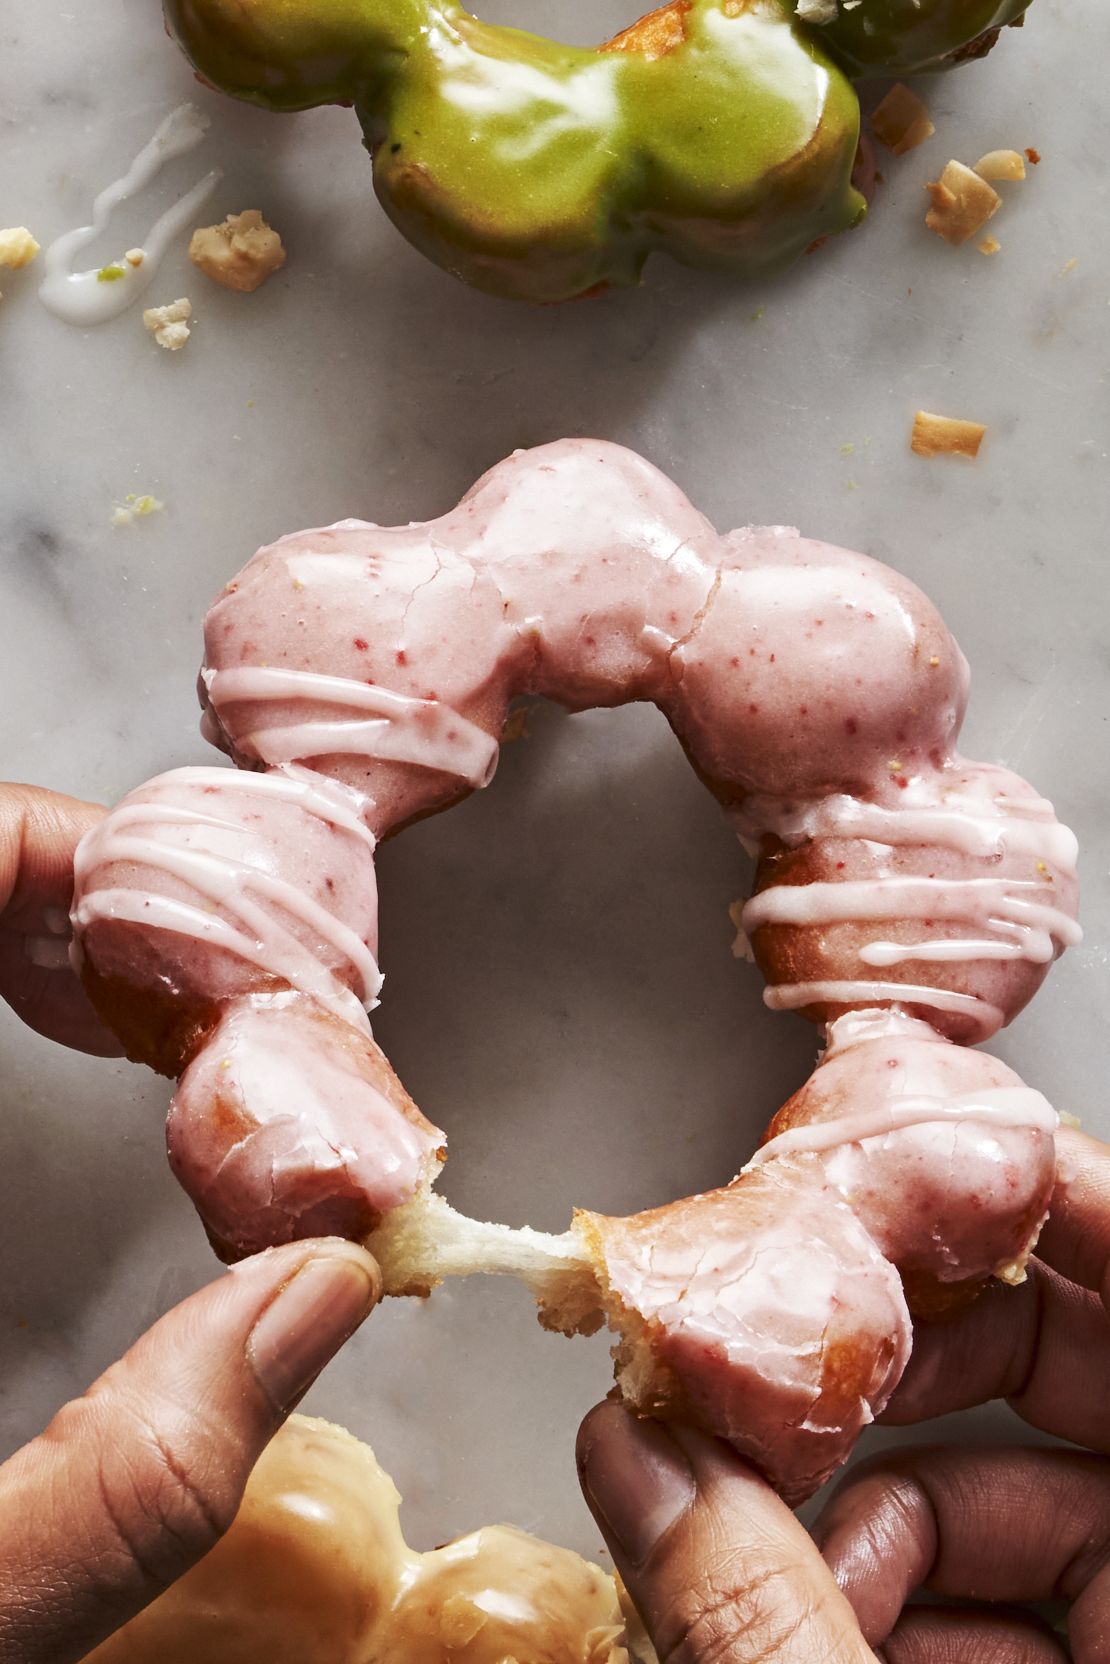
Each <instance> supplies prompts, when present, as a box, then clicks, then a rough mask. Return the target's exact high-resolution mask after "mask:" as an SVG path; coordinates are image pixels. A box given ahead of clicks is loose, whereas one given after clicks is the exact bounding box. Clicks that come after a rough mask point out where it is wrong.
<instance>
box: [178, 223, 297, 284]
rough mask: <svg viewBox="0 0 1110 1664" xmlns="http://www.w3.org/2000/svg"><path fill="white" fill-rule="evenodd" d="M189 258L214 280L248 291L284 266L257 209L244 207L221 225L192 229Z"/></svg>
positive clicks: (279, 246) (275, 239) (282, 252)
mask: <svg viewBox="0 0 1110 1664" xmlns="http://www.w3.org/2000/svg"><path fill="white" fill-rule="evenodd" d="M189 259H190V260H191V261H192V262H193V265H194V266H196V267H197V269H198V270H199V271H202V272H203V273H204V274H205V276H206V277H210V278H211V279H212V281H213V282H214V283H220V284H222V285H223V287H224V288H225V289H237V290H238V291H239V292H240V294H251V293H252V292H253V291H254V290H255V289H257V288H258V287H259V285H260V284H262V283H265V281H266V279H267V278H268V277H271V276H272V275H273V274H274V272H276V271H280V269H281V267H282V266H284V264H285V250H284V248H283V247H282V243H281V238H280V237H279V236H278V234H277V232H276V231H274V230H273V229H272V228H271V227H270V226H268V225H267V224H266V221H265V220H264V219H263V218H262V215H261V214H260V213H259V211H258V209H257V208H248V209H246V210H245V211H244V212H243V213H242V214H229V215H228V217H227V219H226V220H224V222H223V224H222V225H208V226H204V227H203V228H202V229H201V230H200V231H194V232H193V236H192V241H191V242H190V244H189Z"/></svg>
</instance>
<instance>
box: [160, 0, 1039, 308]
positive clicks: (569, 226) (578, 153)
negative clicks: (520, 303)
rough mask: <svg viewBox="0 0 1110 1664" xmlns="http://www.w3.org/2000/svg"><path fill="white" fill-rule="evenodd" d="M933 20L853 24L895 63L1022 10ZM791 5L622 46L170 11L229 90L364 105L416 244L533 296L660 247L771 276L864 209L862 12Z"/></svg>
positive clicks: (310, 1)
mask: <svg viewBox="0 0 1110 1664" xmlns="http://www.w3.org/2000/svg"><path fill="white" fill-rule="evenodd" d="M921 8H923V10H924V12H925V14H926V16H925V21H924V22H922V18H921V10H920V9H919V7H918V6H917V5H915V3H914V0H882V4H879V3H878V0H863V5H862V6H861V7H860V9H859V12H858V13H855V14H853V13H848V14H846V15H847V17H848V18H849V19H852V18H853V17H858V16H859V15H860V13H862V12H864V11H865V12H866V18H872V16H873V14H875V13H876V12H879V13H881V14H882V16H883V18H884V19H887V20H888V24H887V25H886V26H888V27H889V29H890V31H892V43H891V45H890V47H889V50H890V51H891V52H892V53H893V52H894V51H895V50H896V49H897V47H898V43H899V42H901V41H902V40H903V39H906V40H908V39H910V37H911V35H912V38H913V42H914V44H913V47H912V50H913V51H915V52H916V51H917V50H918V47H919V46H920V45H921V43H922V42H924V41H925V40H926V37H928V41H929V42H930V43H931V42H933V41H935V39H936V38H939V36H940V35H944V36H945V38H946V39H947V37H948V35H949V34H950V33H951V27H950V25H949V24H948V19H949V18H950V16H951V14H953V13H954V12H957V11H961V12H962V15H964V16H965V18H970V17H971V16H972V14H974V20H975V23H976V30H975V32H977V29H978V27H982V26H985V25H982V24H980V23H979V18H980V14H983V15H985V14H987V13H990V14H991V16H992V17H993V16H994V14H995V13H997V12H999V10H1000V9H1001V10H1007V9H1009V10H1013V9H1019V8H1013V7H1010V8H1007V7H1002V8H1000V7H999V5H998V0H989V3H988V0H963V4H962V7H961V4H960V0H921ZM794 9H795V0H689V3H688V4H684V3H683V0H676V3H675V5H674V7H673V10H671V9H670V8H669V9H668V10H669V11H670V17H669V25H670V26H669V28H666V27H663V33H662V34H660V33H659V29H658V28H657V29H656V31H655V33H652V32H651V31H648V32H647V34H642V35H640V36H639V37H638V38H637V43H636V44H637V45H638V46H639V48H640V49H639V50H622V51H606V50H593V49H585V48H580V47H571V46H562V45H559V44H558V43H557V42H554V41H550V40H546V39H543V38H541V37H540V36H537V35H531V34H526V33H524V32H523V31H521V30H517V29H507V28H499V27H495V26H493V25H490V24H486V23H482V22H480V21H479V20H478V19H477V18H475V17H472V16H471V15H470V14H469V13H468V12H466V11H464V10H463V9H462V7H461V6H459V5H457V4H454V3H452V0H166V15H167V20H168V22H169V25H170V28H171V31H172V32H173V34H174V35H175V37H176V38H177V40H178V41H179V43H180V44H181V46H182V47H183V49H184V50H185V52H186V53H187V54H188V56H189V58H190V59H191V60H192V62H193V64H194V65H195V66H196V68H197V70H198V72H199V73H200V75H201V76H202V77H203V78H204V79H205V80H206V81H209V82H210V83H211V84H212V85H213V86H216V87H219V88H221V89H222V90H223V91H225V92H228V93H231V94H233V95H234V96H236V97H238V98H243V99H247V100H249V101H250V102H252V103H255V104H260V105H262V106H263V107H265V108H267V109H273V110H297V109H305V108H308V107H310V106H312V105H317V104H330V103H352V104H354V106H355V108H356V110H357V112H358V116H359V120H360V121H361V123H362V128H363V133H364V135H365V139H366V144H367V146H368V148H369V149H370V151H371V153H372V155H373V157H374V186H375V189H376V191H377V193H378V196H379V198H380V200H381V202H382V204H383V206H384V208H385V210H386V212H387V213H388V214H389V216H390V218H391V219H392V220H393V222H394V223H395V224H396V225H397V226H398V228H399V229H400V230H401V231H402V232H403V233H404V235H405V236H406V237H407V238H408V239H409V241H410V242H412V243H413V244H414V245H415V246H416V247H417V248H419V249H421V250H422V251H423V252H424V253H425V254H427V255H428V256H429V257H430V258H431V259H433V260H435V261H436V262H437V263H438V264H439V265H440V266H442V267H444V269H445V270H447V271H449V272H451V273H453V274H454V275H455V276H457V277H460V278H462V279H463V280H464V281H466V282H468V283H471V284H474V285H476V286H477V287H479V288H482V289H486V290H489V291H490V292H492V293H494V294H499V295H506V296H512V297H514V298H516V299H522V300H532V301H555V300H565V299H569V298H571V297H572V296H575V295H580V294H583V293H585V292H587V291H589V290H591V289H594V288H596V287H598V286H599V285H606V284H630V283H635V282H636V281H637V280H638V278H639V274H640V270H641V267H642V266H643V263H644V261H645V260H646V258H647V256H648V255H649V254H650V253H651V252H652V251H653V250H656V249H665V250H666V251H667V252H669V253H670V254H672V255H673V256H674V257H675V258H676V259H679V260H682V261H685V262H687V263H688V264H693V265H707V266H721V267H726V268H729V269H731V270H734V271H738V272H755V271H759V270H764V269H766V268H767V267H769V266H775V265H779V264H784V263H786V262H787V261H789V260H792V259H794V258H796V257H797V256H798V255H799V254H801V253H802V252H803V251H804V250H805V249H806V248H808V247H809V246H810V245H811V244H812V243H814V242H816V241H817V240H818V239H819V238H821V237H825V236H828V235H830V234H831V233H834V232H837V231H842V230H845V229H846V228H847V227H848V226H851V225H854V224H855V223H856V221H857V220H858V219H860V218H861V216H862V215H863V213H864V211H865V208H864V202H863V199H862V198H861V197H860V195H859V194H858V192H857V191H856V190H855V189H854V188H853V186H852V184H851V177H850V176H851V170H852V165H853V160H854V157H855V153H856V148H857V143H858V137H859V107H858V103H857V100H856V96H855V93H854V92H853V90H852V87H851V85H850V83H849V81H848V80H847V78H846V75H845V73H844V71H843V70H842V69H840V68H837V67H836V65H835V63H834V62H833V60H832V58H831V57H829V56H827V55H826V52H825V47H826V45H827V46H828V47H829V48H830V49H831V50H835V52H836V53H837V54H838V55H839V56H841V57H845V58H847V57H849V56H851V54H852V52H854V51H855V50H856V48H855V47H854V46H853V44H852V42H853V38H854V37H853V35H852V29H857V30H863V32H864V34H866V29H865V28H864V23H865V22H866V18H865V19H864V20H863V21H862V22H860V23H859V24H858V25H857V24H855V23H852V24H851V25H850V26H847V27H846V26H845V25H844V20H843V18H841V19H838V20H835V21H833V22H832V23H830V24H829V25H827V26H822V27H815V26H805V25H803V24H802V23H800V22H799V21H798V20H797V19H796V18H795V16H794ZM893 14H897V16H898V18H899V19H900V20H901V21H900V22H898V23H897V24H896V23H893V22H889V19H890V18H891V17H892V16H893ZM903 14H908V20H907V17H904V16H903ZM942 14H943V15H942ZM667 22H668V19H664V20H663V25H666V24H667ZM663 25H661V26H660V27H662V26H663ZM969 28H970V25H969ZM884 50H886V48H884ZM649 53H650V54H651V55H648V54H649Z"/></svg>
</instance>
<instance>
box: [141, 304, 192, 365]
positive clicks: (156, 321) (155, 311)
mask: <svg viewBox="0 0 1110 1664" xmlns="http://www.w3.org/2000/svg"><path fill="white" fill-rule="evenodd" d="M192 315H193V303H192V301H191V300H186V299H185V298H184V297H182V299H181V300H175V301H171V302H170V304H169V305H168V306H148V307H147V309H146V311H145V312H144V313H143V323H144V324H145V325H146V327H147V329H149V331H150V333H151V334H152V335H153V336H154V339H155V340H156V341H157V343H158V345H159V346H160V347H165V349H166V351H167V352H179V351H180V350H181V348H182V347H183V346H184V345H185V343H186V341H187V340H188V339H189V324H188V319H189V318H191V317H192Z"/></svg>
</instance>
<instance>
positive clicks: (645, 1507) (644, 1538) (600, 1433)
mask: <svg viewBox="0 0 1110 1664" xmlns="http://www.w3.org/2000/svg"><path fill="white" fill-rule="evenodd" d="M578 1468H579V1473H580V1474H581V1477H582V1486H583V1489H584V1490H585V1493H586V1499H587V1501H588V1502H589V1504H590V1507H591V1509H592V1510H593V1513H594V1516H595V1517H596V1519H597V1522H598V1524H599V1525H600V1526H601V1528H602V1530H603V1531H604V1532H605V1534H606V1536H607V1537H608V1538H609V1539H610V1541H611V1543H612V1545H613V1546H614V1547H616V1548H618V1549H620V1550H621V1551H622V1553H623V1555H624V1558H625V1559H626V1560H627V1562H628V1564H629V1565H630V1566H642V1565H643V1564H644V1562H645V1560H647V1558H648V1556H649V1555H650V1553H651V1551H652V1549H653V1548H654V1547H655V1545H656V1543H658V1542H659V1541H660V1539H661V1538H662V1537H664V1536H665V1535H666V1533H667V1532H668V1531H669V1530H670V1528H671V1526H672V1525H674V1523H675V1521H676V1520H677V1519H678V1518H679V1516H680V1515H681V1514H683V1513H685V1511H686V1509H687V1508H688V1507H689V1506H690V1504H691V1503H692V1502H693V1500H694V1495H695V1491H696V1486H695V1483H694V1475H693V1473H692V1471H691V1469H690V1466H689V1463H688V1462H687V1461H686V1458H685V1457H684V1456H683V1454H682V1452H681V1451H680V1450H679V1448H678V1446H677V1445H676V1444H675V1443H674V1442H673V1440H671V1439H670V1438H669V1437H668V1436H667V1434H666V1432H665V1431H664V1430H663V1428H661V1427H659V1426H658V1425H656V1424H655V1423H652V1422H648V1421H637V1420H636V1418H635V1417H634V1416H632V1415H630V1414H629V1413H628V1411H627V1410H622V1409H621V1408H620V1407H619V1406H618V1405H616V1404H606V1405H603V1406H601V1408H600V1409H598V1410H595V1411H594V1413H593V1414H592V1415H591V1416H590V1418H589V1419H588V1421H587V1422H586V1424H585V1426H584V1427H583V1430H582V1434H581V1436H580V1438H579V1445H578Z"/></svg>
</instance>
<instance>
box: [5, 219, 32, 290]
mask: <svg viewBox="0 0 1110 1664" xmlns="http://www.w3.org/2000/svg"><path fill="white" fill-rule="evenodd" d="M38 251H39V244H38V243H37V242H36V241H35V239H34V237H32V235H31V233H30V232H29V231H28V229H27V227H26V226H25V225H10V226H8V227H7V229H6V230H3V231H0V266H8V267H10V269H11V270H12V271H19V270H20V268H21V267H23V266H29V265H30V264H31V261H32V260H33V259H34V258H35V255H36V254H37V253H38ZM3 298H4V297H3V295H0V300H3Z"/></svg>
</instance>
